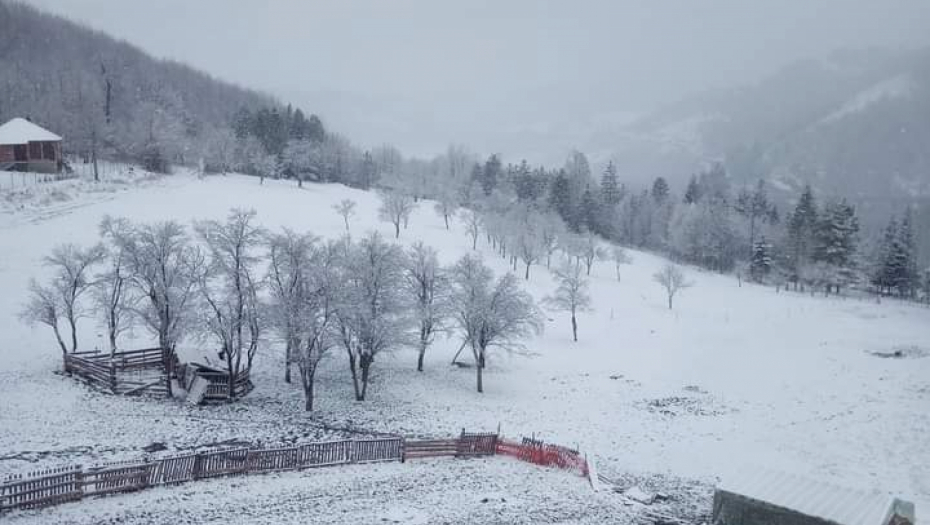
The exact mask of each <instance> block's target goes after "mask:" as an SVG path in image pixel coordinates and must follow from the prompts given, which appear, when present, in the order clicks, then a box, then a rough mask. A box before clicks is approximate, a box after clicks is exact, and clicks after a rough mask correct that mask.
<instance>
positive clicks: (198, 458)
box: [191, 452, 203, 480]
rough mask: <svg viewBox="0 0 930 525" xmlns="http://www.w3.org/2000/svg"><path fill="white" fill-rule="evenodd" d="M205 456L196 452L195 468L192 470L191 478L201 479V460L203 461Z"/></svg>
mask: <svg viewBox="0 0 930 525" xmlns="http://www.w3.org/2000/svg"><path fill="white" fill-rule="evenodd" d="M202 458H203V456H202V455H201V454H200V453H199V452H198V453H197V454H194V468H193V469H192V470H191V479H193V480H198V479H200V469H201V462H202V461H203V459H202Z"/></svg>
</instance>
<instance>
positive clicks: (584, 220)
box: [577, 187, 604, 235]
mask: <svg viewBox="0 0 930 525" xmlns="http://www.w3.org/2000/svg"><path fill="white" fill-rule="evenodd" d="M577 213H578V217H580V218H581V226H582V227H583V228H585V229H586V230H588V231H591V232H594V233H597V234H599V235H603V234H604V228H603V227H602V224H601V205H600V203H599V202H598V201H597V198H596V197H595V196H594V192H592V191H591V188H590V187H588V188H585V190H584V193H582V194H581V202H580V203H579V207H578V212H577Z"/></svg>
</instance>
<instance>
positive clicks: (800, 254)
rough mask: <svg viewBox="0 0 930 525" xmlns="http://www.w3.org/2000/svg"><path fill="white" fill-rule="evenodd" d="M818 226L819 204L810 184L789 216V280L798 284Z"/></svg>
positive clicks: (809, 255)
mask: <svg viewBox="0 0 930 525" xmlns="http://www.w3.org/2000/svg"><path fill="white" fill-rule="evenodd" d="M816 226H817V204H816V203H815V202H814V193H813V191H812V190H811V187H810V186H809V185H808V186H806V187H805V188H804V192H803V193H801V197H800V199H799V200H798V204H797V205H796V206H795V208H794V211H793V212H792V213H791V214H790V216H789V217H788V248H789V255H788V257H789V268H788V273H789V275H788V280H789V281H791V282H794V283H795V286H797V285H798V282H799V281H800V275H801V271H802V269H803V267H804V266H805V265H806V264H807V263H808V262H809V260H810V258H811V256H812V252H813V247H814V231H815V229H816Z"/></svg>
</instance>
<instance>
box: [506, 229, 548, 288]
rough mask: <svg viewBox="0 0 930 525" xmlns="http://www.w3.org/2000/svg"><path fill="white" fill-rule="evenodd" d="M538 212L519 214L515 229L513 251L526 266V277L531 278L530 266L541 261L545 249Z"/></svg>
mask: <svg viewBox="0 0 930 525" xmlns="http://www.w3.org/2000/svg"><path fill="white" fill-rule="evenodd" d="M541 220H542V217H541V216H540V215H539V214H538V213H525V214H518V217H517V220H516V223H515V224H512V225H511V229H512V230H513V251H514V252H515V256H516V257H519V258H520V260H521V261H523V264H524V266H525V272H524V276H523V277H524V279H525V280H527V281H528V280H529V279H530V266H531V265H533V264H536V263H537V262H539V259H540V258H542V254H543V251H544V248H543V243H542V235H541V232H540V227H539V222H540V221H541Z"/></svg>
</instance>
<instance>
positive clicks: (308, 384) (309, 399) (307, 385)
mask: <svg viewBox="0 0 930 525" xmlns="http://www.w3.org/2000/svg"><path fill="white" fill-rule="evenodd" d="M315 375H316V370H314V371H313V372H309V373H307V374H306V378H305V379H304V410H305V411H307V412H313V379H314V376H315Z"/></svg>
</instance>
